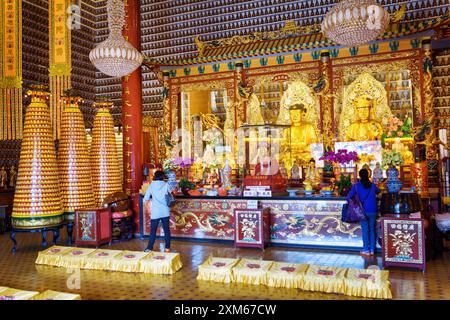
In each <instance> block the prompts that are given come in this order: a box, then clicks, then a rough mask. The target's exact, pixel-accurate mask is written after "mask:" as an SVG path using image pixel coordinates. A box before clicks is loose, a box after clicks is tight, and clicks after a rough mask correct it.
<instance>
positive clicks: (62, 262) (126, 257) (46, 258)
mask: <svg viewBox="0 0 450 320" xmlns="http://www.w3.org/2000/svg"><path fill="white" fill-rule="evenodd" d="M55 249H57V250H60V251H59V252H54V253H53V251H54V250H55ZM77 251H78V252H77ZM74 253H77V254H74ZM154 257H158V258H154ZM161 257H162V258H161ZM35 263H36V264H39V265H41V264H42V265H50V266H56V267H63V268H73V269H75V268H76V269H89V270H104V271H122V272H144V273H152V274H174V273H175V272H177V271H179V270H180V269H181V268H182V267H183V264H182V263H181V258H180V254H179V253H162V252H161V253H154V252H152V253H145V252H136V251H127V250H104V249H87V248H72V247H58V246H54V247H52V248H49V249H47V250H44V251H41V252H39V254H38V258H37V259H36V262H35ZM0 288H1V287H0Z"/></svg>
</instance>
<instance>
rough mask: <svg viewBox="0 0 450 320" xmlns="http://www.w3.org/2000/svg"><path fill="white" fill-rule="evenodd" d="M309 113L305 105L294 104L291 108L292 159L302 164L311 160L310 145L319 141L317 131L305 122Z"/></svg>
mask: <svg viewBox="0 0 450 320" xmlns="http://www.w3.org/2000/svg"><path fill="white" fill-rule="evenodd" d="M306 113H307V110H306V107H305V106H304V105H303V104H294V105H292V106H291V107H290V108H289V114H290V119H291V157H292V159H298V160H299V162H300V163H302V164H303V163H307V162H308V161H309V159H310V158H311V149H310V144H311V143H316V142H317V141H318V139H317V135H316V131H315V130H314V127H313V125H312V124H310V123H306V122H305V121H304V117H305V115H306Z"/></svg>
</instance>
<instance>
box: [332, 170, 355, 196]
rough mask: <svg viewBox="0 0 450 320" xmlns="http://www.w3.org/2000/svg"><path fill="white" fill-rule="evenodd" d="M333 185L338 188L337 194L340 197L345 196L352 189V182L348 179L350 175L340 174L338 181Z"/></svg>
mask: <svg viewBox="0 0 450 320" xmlns="http://www.w3.org/2000/svg"><path fill="white" fill-rule="evenodd" d="M334 185H335V186H336V187H337V188H338V193H339V195H340V196H343V197H345V196H347V194H348V193H349V192H350V189H351V188H352V181H351V179H350V175H348V174H341V175H340V177H339V180H338V181H336V182H335V183H334Z"/></svg>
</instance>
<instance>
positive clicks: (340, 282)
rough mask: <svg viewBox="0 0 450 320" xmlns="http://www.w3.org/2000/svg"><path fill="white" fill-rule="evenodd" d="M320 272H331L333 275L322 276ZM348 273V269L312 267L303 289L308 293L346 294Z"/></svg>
mask: <svg viewBox="0 0 450 320" xmlns="http://www.w3.org/2000/svg"><path fill="white" fill-rule="evenodd" d="M320 272H329V273H332V274H329V275H323V274H320ZM346 272H347V268H338V267H321V266H316V265H311V266H310V267H309V268H308V271H307V272H306V274H305V281H304V283H303V288H302V289H303V290H306V291H320V292H327V293H342V294H345V290H344V276H345V274H346Z"/></svg>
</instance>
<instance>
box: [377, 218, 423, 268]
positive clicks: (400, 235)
mask: <svg viewBox="0 0 450 320" xmlns="http://www.w3.org/2000/svg"><path fill="white" fill-rule="evenodd" d="M381 231H382V240H383V241H382V243H383V245H382V248H383V265H384V266H386V267H389V266H396V267H407V268H418V269H420V270H422V271H425V237H424V226H423V221H422V219H409V218H404V219H403V218H387V217H386V218H382V221H381Z"/></svg>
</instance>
